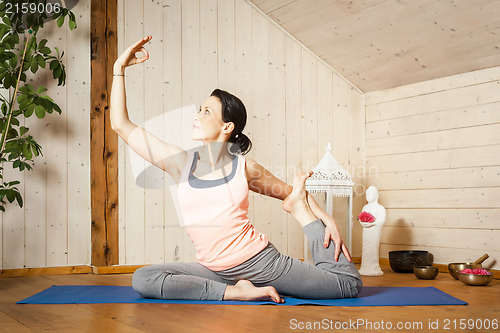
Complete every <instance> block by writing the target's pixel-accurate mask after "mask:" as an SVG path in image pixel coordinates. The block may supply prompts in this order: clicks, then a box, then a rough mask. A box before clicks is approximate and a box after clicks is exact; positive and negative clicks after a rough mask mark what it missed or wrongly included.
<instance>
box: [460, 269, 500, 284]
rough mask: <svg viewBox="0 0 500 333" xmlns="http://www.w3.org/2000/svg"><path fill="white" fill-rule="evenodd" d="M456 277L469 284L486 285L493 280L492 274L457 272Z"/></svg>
mask: <svg viewBox="0 0 500 333" xmlns="http://www.w3.org/2000/svg"><path fill="white" fill-rule="evenodd" d="M458 279H459V280H460V281H462V282H463V283H465V284H468V285H469V286H486V285H487V284H489V283H490V282H491V280H493V274H490V275H479V274H464V273H460V272H458Z"/></svg>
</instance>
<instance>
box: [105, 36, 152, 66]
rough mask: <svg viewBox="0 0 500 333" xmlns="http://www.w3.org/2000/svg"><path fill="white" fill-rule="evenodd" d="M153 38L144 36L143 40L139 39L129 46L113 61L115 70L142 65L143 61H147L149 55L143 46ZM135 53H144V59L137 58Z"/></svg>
mask: <svg viewBox="0 0 500 333" xmlns="http://www.w3.org/2000/svg"><path fill="white" fill-rule="evenodd" d="M151 38H153V36H152V35H149V36H146V37H144V38H141V39H140V40H138V41H137V42H135V43H134V44H132V45H130V46H129V47H128V48H127V49H126V50H125V51H123V53H122V54H121V55H120V56H119V57H118V59H116V61H115V64H114V66H115V68H119V69H121V70H124V69H125V68H126V67H128V66H132V65H135V64H140V63H143V62H144V61H146V60H148V59H149V53H148V50H146V49H145V48H144V47H143V45H144V44H146V43H147V42H149V41H150V40H151ZM137 52H142V53H144V57H141V58H137V57H136V56H135V54H136V53H137Z"/></svg>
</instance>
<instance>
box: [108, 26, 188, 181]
mask: <svg viewBox="0 0 500 333" xmlns="http://www.w3.org/2000/svg"><path fill="white" fill-rule="evenodd" d="M151 38H152V36H147V37H144V38H142V39H140V40H138V41H137V42H135V43H134V44H132V45H131V46H130V47H128V48H127V49H126V50H125V51H124V52H123V53H122V54H121V55H120V56H119V57H118V59H117V60H116V61H115V63H114V66H113V84H112V86H111V96H110V107H109V110H110V119H111V128H112V129H113V131H115V132H116V133H117V134H118V135H119V136H120V137H121V138H122V139H123V141H124V142H125V143H126V144H127V145H129V146H130V148H132V149H133V150H134V151H135V152H136V153H137V154H138V155H139V156H141V157H142V158H144V159H145V160H146V161H148V162H149V163H151V164H153V165H155V166H157V167H158V168H160V169H162V170H164V171H165V172H168V173H169V174H170V175H172V177H174V179H175V178H176V177H175V176H177V175H178V173H179V172H180V170H182V167H183V165H184V162H185V160H186V155H187V154H186V152H185V151H184V150H183V149H182V148H180V147H178V146H176V145H173V144H170V143H166V142H164V141H162V140H160V139H158V138H157V137H156V136H154V135H152V134H151V133H149V132H148V131H146V130H145V129H143V128H141V127H139V126H137V125H135V124H133V123H132V122H131V121H130V118H129V116H128V112H127V101H126V94H125V68H126V67H128V66H132V65H135V64H140V63H143V62H144V61H146V60H148V59H149V53H148V51H147V50H146V49H145V48H144V47H143V45H144V44H145V43H147V42H149V41H150V40H151ZM137 52H143V53H144V56H143V57H141V58H137V57H136V56H135V54H136V53H137Z"/></svg>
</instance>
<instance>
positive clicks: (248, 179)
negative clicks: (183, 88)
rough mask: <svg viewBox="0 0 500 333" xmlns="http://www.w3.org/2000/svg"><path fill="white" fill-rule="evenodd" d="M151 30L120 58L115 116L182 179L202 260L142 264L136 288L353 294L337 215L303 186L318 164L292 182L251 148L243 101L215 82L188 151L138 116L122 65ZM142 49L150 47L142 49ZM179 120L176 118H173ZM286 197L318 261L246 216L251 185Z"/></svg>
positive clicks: (221, 293)
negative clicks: (294, 254)
mask: <svg viewBox="0 0 500 333" xmlns="http://www.w3.org/2000/svg"><path fill="white" fill-rule="evenodd" d="M151 38H152V36H147V37H145V38H143V39H141V40H139V41H137V42H136V43H134V44H133V45H131V46H130V47H129V48H127V49H126V50H125V51H124V52H123V53H122V54H121V55H120V56H119V57H118V59H117V60H116V62H115V64H114V67H113V70H114V73H113V75H114V76H113V86H112V90H111V102H110V104H111V105H110V112H111V116H110V117H111V126H112V128H113V130H114V131H115V132H117V134H118V135H120V137H121V138H122V139H123V140H124V142H125V143H127V144H128V145H129V146H130V147H131V148H132V149H133V150H134V151H136V152H137V153H138V154H139V155H140V156H142V157H143V158H144V159H146V160H147V161H149V162H150V163H151V164H154V165H156V166H157V167H159V168H161V169H162V170H164V171H165V172H167V173H169V174H170V175H171V176H172V178H173V179H174V181H175V182H176V185H177V188H178V200H179V204H180V208H181V212H182V217H183V221H184V225H185V226H186V228H187V232H188V234H189V236H190V238H191V240H192V242H193V244H194V246H195V248H196V258H197V260H198V261H197V262H193V263H179V262H173V263H164V264H154V265H150V266H146V267H142V268H140V269H138V270H137V271H136V272H135V273H134V275H133V277H132V286H133V288H134V289H135V290H136V291H137V292H138V293H140V294H141V295H142V296H144V297H150V298H164V299H195V300H272V301H274V302H277V303H281V302H283V299H282V298H281V297H280V294H281V295H288V296H293V297H300V298H317V299H321V298H323V299H325V298H346V297H356V296H357V294H358V293H359V291H360V290H361V288H362V281H361V277H360V275H359V273H358V270H357V269H356V267H355V266H354V264H353V263H352V262H351V258H350V255H349V251H348V250H347V247H346V246H345V244H344V243H343V242H342V239H341V237H340V234H339V232H338V229H337V226H336V224H335V220H334V219H333V218H332V217H331V216H329V215H328V214H326V213H325V212H324V211H323V210H322V209H321V207H320V206H319V205H318V204H317V203H316V202H315V201H314V199H313V197H312V196H311V195H310V194H309V193H308V192H307V191H306V190H305V187H304V183H305V180H306V179H307V177H309V176H311V174H312V172H305V173H300V174H298V175H296V176H295V179H294V186H293V187H292V186H290V185H288V184H286V183H284V182H282V181H281V180H279V179H278V178H276V177H275V176H273V175H272V174H271V173H270V172H269V171H268V170H266V169H265V168H263V167H262V166H261V165H259V164H258V163H257V162H256V161H254V160H253V159H250V158H245V157H243V155H245V154H246V153H247V152H248V151H249V150H250V149H251V142H250V140H249V139H248V137H247V136H246V135H245V134H243V133H242V131H243V129H244V127H245V124H246V119H247V114H246V109H245V106H244V105H243V103H242V102H241V101H240V100H239V99H238V98H237V97H235V96H233V95H231V94H230V93H228V92H225V91H222V90H219V89H216V90H214V91H213V92H212V94H211V95H210V97H209V98H208V99H207V100H206V101H205V102H204V103H203V104H202V105H201V107H200V109H199V111H198V114H197V116H196V117H195V118H194V124H193V128H192V132H191V138H192V139H193V140H198V141H202V142H203V146H202V147H201V148H199V149H198V150H197V151H194V152H189V151H184V150H183V149H182V148H180V147H177V146H175V145H173V144H169V143H166V142H163V141H161V140H159V139H158V138H156V137H155V136H153V135H151V134H150V133H148V132H147V131H145V130H144V129H142V128H140V127H138V126H136V125H134V124H133V123H132V122H131V121H130V119H129V117H128V113H127V109H126V100H125V85H124V72H125V68H126V67H128V66H131V65H135V64H139V63H142V62H144V61H146V60H147V59H148V58H149V54H148V52H147V50H146V49H145V48H144V47H143V45H144V44H145V43H147V42H149V41H150V40H151ZM136 52H143V53H144V56H143V57H141V58H136V56H135V53H136ZM172 125H173V126H175V125H176V124H172ZM249 190H252V191H254V192H257V193H260V194H264V195H268V196H270V197H273V198H276V199H280V200H283V209H284V210H285V211H287V212H288V213H290V214H292V215H293V216H294V217H295V218H296V219H297V220H298V221H299V223H300V224H301V225H302V229H303V231H304V232H305V234H306V235H307V237H308V239H309V242H310V250H311V254H312V258H313V261H314V266H312V265H309V264H306V263H304V262H302V261H300V260H297V259H293V258H291V257H289V256H286V255H283V254H281V253H279V252H278V251H277V249H276V248H275V247H274V246H273V244H271V243H270V242H269V240H268V238H267V236H266V235H264V234H262V233H259V232H258V231H257V230H255V228H254V226H253V225H252V223H251V222H250V220H249V219H248V217H247V213H248V193H249V192H248V191H249Z"/></svg>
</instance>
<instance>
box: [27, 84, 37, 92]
mask: <svg viewBox="0 0 500 333" xmlns="http://www.w3.org/2000/svg"><path fill="white" fill-rule="evenodd" d="M26 89H28V92H30V93H32V94H34V93H35V88H33V86H32V85H31V84H29V83H28V84H26Z"/></svg>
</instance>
